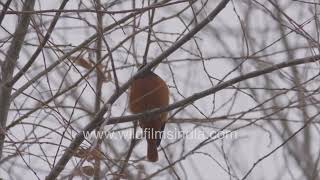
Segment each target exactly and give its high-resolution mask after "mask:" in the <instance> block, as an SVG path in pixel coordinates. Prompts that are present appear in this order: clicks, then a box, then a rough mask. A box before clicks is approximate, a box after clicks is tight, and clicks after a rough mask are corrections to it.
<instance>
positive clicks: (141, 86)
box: [129, 71, 169, 162]
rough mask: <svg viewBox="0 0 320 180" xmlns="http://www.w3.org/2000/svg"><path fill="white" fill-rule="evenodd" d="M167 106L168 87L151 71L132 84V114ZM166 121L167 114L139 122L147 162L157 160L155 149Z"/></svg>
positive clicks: (130, 103) (130, 97) (130, 96)
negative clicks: (146, 145)
mask: <svg viewBox="0 0 320 180" xmlns="http://www.w3.org/2000/svg"><path fill="white" fill-rule="evenodd" d="M168 104H169V89H168V86H167V84H166V83H165V81H164V80H162V79H161V78H160V77H159V76H158V75H156V74H155V73H153V72H152V71H148V72H146V73H144V74H143V75H141V76H140V77H138V78H136V79H135V80H134V81H133V82H132V85H131V87H130V95H129V108H130V111H131V112H132V113H134V114H136V113H142V112H145V111H147V110H151V109H153V108H159V107H164V106H167V105H168ZM166 121H167V113H161V114H160V115H155V116H152V117H149V118H148V119H141V120H140V121H139V124H140V127H141V128H142V129H143V131H144V132H145V133H146V134H145V135H146V139H147V143H148V150H147V158H148V160H149V161H152V162H155V161H157V160H158V150H157V147H158V146H159V145H160V142H161V137H162V132H163V130H164V126H165V122H166Z"/></svg>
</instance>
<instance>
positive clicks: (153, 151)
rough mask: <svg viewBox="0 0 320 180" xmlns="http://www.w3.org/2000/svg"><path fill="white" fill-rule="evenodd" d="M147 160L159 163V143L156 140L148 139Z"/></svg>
mask: <svg viewBox="0 0 320 180" xmlns="http://www.w3.org/2000/svg"><path fill="white" fill-rule="evenodd" d="M147 141H148V152H147V158H148V160H149V161H151V162H156V161H158V150H157V141H156V140H155V139H148V140H147Z"/></svg>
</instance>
